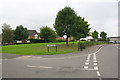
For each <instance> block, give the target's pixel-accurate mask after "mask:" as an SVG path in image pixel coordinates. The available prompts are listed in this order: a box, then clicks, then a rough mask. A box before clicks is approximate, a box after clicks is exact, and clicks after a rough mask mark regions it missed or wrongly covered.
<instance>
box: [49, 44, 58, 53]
mask: <svg viewBox="0 0 120 80" xmlns="http://www.w3.org/2000/svg"><path fill="white" fill-rule="evenodd" d="M52 46H54V47H55V51H56V52H57V46H58V45H56V44H53V45H47V47H48V52H49V51H50V50H49V47H52Z"/></svg>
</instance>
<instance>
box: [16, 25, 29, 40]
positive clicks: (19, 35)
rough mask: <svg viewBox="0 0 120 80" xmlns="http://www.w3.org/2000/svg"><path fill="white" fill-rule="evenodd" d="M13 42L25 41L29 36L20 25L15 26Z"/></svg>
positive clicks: (25, 29)
mask: <svg viewBox="0 0 120 80" xmlns="http://www.w3.org/2000/svg"><path fill="white" fill-rule="evenodd" d="M14 35H15V36H14V39H15V40H26V39H27V38H28V36H29V33H28V30H27V28H24V27H23V26H22V25H20V26H17V27H16V29H15V31H14Z"/></svg>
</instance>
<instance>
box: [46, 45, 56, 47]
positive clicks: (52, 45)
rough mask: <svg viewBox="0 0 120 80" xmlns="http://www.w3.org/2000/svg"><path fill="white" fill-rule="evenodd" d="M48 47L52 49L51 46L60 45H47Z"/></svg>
mask: <svg viewBox="0 0 120 80" xmlns="http://www.w3.org/2000/svg"><path fill="white" fill-rule="evenodd" d="M47 46H48V47H51V46H58V45H56V44H53V45H47Z"/></svg>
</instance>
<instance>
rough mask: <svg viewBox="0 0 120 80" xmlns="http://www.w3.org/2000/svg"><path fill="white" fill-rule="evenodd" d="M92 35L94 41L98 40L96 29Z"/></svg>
mask: <svg viewBox="0 0 120 80" xmlns="http://www.w3.org/2000/svg"><path fill="white" fill-rule="evenodd" d="M92 37H93V39H94V41H96V40H98V32H97V31H96V30H95V31H94V32H93V33H92Z"/></svg>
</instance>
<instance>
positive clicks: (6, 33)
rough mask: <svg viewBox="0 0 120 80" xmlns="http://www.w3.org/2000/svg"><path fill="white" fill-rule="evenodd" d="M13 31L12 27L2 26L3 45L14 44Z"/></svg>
mask: <svg viewBox="0 0 120 80" xmlns="http://www.w3.org/2000/svg"><path fill="white" fill-rule="evenodd" d="M13 37H14V34H13V30H12V29H11V28H10V25H7V24H3V26H2V42H3V43H8V44H10V43H12V42H13Z"/></svg>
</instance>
